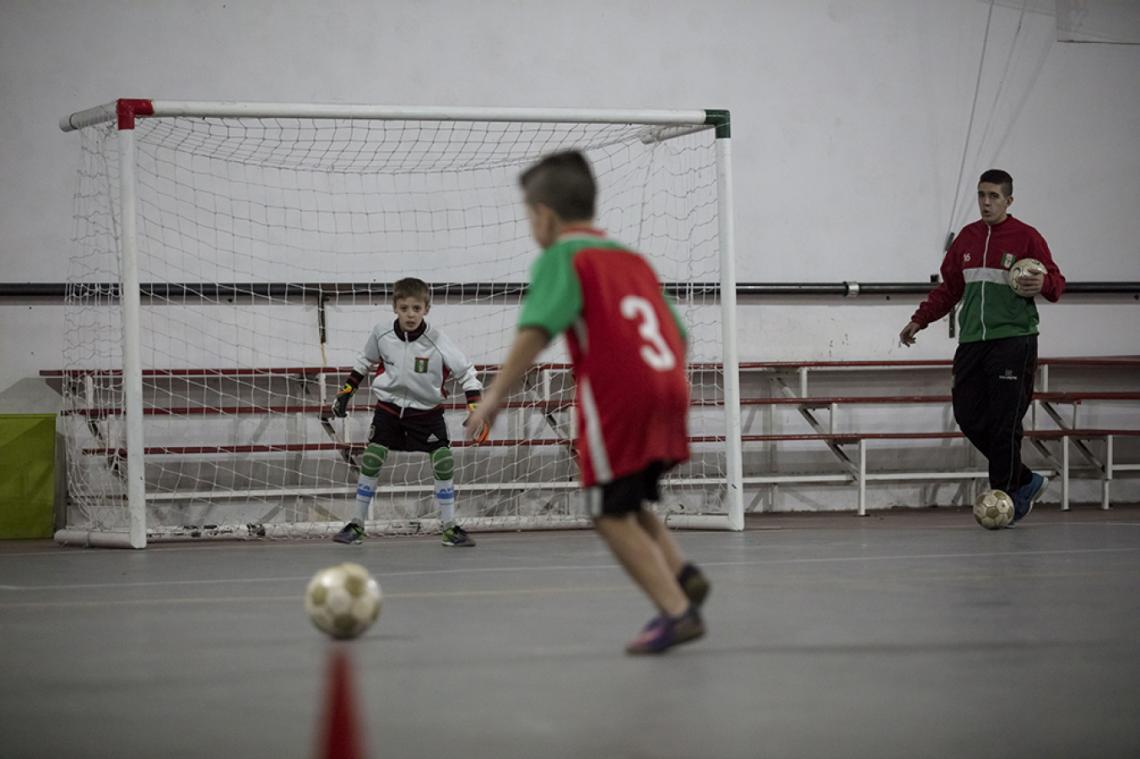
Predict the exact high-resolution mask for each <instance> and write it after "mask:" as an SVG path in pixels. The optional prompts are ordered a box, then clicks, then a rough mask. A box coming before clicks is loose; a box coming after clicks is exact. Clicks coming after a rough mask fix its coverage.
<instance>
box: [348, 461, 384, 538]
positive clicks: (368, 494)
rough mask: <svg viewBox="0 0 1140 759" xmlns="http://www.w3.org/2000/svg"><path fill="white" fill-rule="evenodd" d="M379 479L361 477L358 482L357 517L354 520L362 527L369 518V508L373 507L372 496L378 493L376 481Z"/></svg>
mask: <svg viewBox="0 0 1140 759" xmlns="http://www.w3.org/2000/svg"><path fill="white" fill-rule="evenodd" d="M378 479H379V477H365V476H364V475H363V474H362V475H360V479H358V480H357V481H356V517H355V518H354V519H353V520H352V521H354V522H356V523H357V524H358V525H360V526H361V527H363V526H364V520H366V519H367V518H368V507H370V506H371V505H372V494H373V493H375V492H376V480H378Z"/></svg>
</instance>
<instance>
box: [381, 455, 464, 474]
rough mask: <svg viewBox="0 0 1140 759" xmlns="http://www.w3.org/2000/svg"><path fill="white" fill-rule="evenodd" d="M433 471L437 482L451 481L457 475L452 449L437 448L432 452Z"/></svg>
mask: <svg viewBox="0 0 1140 759" xmlns="http://www.w3.org/2000/svg"><path fill="white" fill-rule="evenodd" d="M385 453H387V451H385ZM431 470H432V472H433V473H434V474H435V478H436V479H437V480H450V479H451V477H452V475H454V474H455V459H454V457H452V455H451V449H450V448H436V449H435V450H434V451H432V452H431Z"/></svg>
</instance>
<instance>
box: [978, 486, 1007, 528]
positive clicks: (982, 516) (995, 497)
mask: <svg viewBox="0 0 1140 759" xmlns="http://www.w3.org/2000/svg"><path fill="white" fill-rule="evenodd" d="M974 519H976V520H978V524H980V525H981V526H982V527H985V528H986V529H987V530H1000V529H1001V528H1002V527H1006V526H1008V525H1009V524H1010V523H1011V522H1012V521H1013V499H1012V498H1010V497H1009V495H1008V494H1007V493H1006V492H1005V491H1002V490H987V491H986V492H984V493H982V494H981V495H980V496H978V500H976V501H974Z"/></svg>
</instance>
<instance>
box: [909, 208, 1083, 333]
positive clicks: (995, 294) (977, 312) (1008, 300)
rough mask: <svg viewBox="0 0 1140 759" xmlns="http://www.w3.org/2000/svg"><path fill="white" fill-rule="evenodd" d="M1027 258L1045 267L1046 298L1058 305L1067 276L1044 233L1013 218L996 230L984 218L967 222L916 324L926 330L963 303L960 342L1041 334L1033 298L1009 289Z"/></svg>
mask: <svg viewBox="0 0 1140 759" xmlns="http://www.w3.org/2000/svg"><path fill="white" fill-rule="evenodd" d="M1022 258H1036V259H1037V260H1038V261H1040V262H1041V263H1042V264H1044V265H1045V270H1046V274H1045V283H1044V285H1042V288H1041V294H1042V295H1043V296H1045V299H1046V300H1048V301H1050V302H1054V303H1055V302H1056V301H1057V300H1058V299H1059V298H1060V297H1061V293H1062V292H1064V290H1065V277H1064V275H1062V274H1061V270H1060V269H1058V268H1057V264H1056V263H1054V261H1053V254H1052V253H1050V252H1049V245H1048V244H1047V243H1046V242H1045V238H1044V237H1042V236H1041V233H1040V232H1038V231H1037V230H1036V229H1034V228H1033V227H1031V226H1029V225H1028V224H1025V223H1023V222H1021V221H1019V220H1017V219H1015V218H1013V217H1012V216H1007V217H1006V218H1005V221H1003V222H1001V223H1000V224H995V225H993V226H990V225H989V224H986V223H985V222H984V221H981V220H979V221H975V222H974V223H973V224H967V225H966V226H965V227H963V228H962V231H961V232H959V233H958V237H957V238H955V240H954V243H953V244H952V245H951V246H950V250H948V251H946V257H945V258H944V259H943V260H942V282H941V283H940V284H939V285H938V287H936V288H934V289H933V290H931V291H930V295H928V296H927V298H926V300H924V301H923V302H922V305H920V306H919V307H918V310H917V311H915V312H914V315H913V316H912V317H911V321H913V322H915V323H917V324H919V325H921V326H923V327H925V326H926V325H928V324H930V323H931V322H933V321H937V320H938V319H941V318H942V317H943V316H945V315H946V314H948V313H950V309H952V308H953V307H954V304H955V303H958V302H959V301H961V303H962V307H961V309H960V310H959V312H958V335H959V338H958V339H959V341H960V342H963V343H976V342H979V341H981V340H998V339H1001V338H1003V337H1018V336H1022V335H1036V334H1037V322H1038V316H1037V306H1036V304H1034V302H1033V298H1023V297H1022V296H1020V295H1018V294H1017V293H1015V292H1014V291H1013V290H1012V289H1011V288H1010V286H1009V268H1010V267H1011V266H1013V264H1014V263H1015V262H1016V261H1018V260H1020V259H1022Z"/></svg>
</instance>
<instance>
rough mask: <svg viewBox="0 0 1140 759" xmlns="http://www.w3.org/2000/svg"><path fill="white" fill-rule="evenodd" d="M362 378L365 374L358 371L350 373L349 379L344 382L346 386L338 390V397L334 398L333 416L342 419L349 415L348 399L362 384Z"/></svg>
mask: <svg viewBox="0 0 1140 759" xmlns="http://www.w3.org/2000/svg"><path fill="white" fill-rule="evenodd" d="M362 379H363V376H362V375H360V374H357V373H356V372H353V373H352V374H350V375H348V381H347V382H345V383H344V387H342V388H341V389H340V390H339V391H337V394H336V398H335V399H333V404H332V412H333V416H335V417H339V418H341V419H343V418H344V417H346V416H348V401H349V399H351V398H352V394H353V393H355V392H356V388H357V387H359V386H360V380H362Z"/></svg>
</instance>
